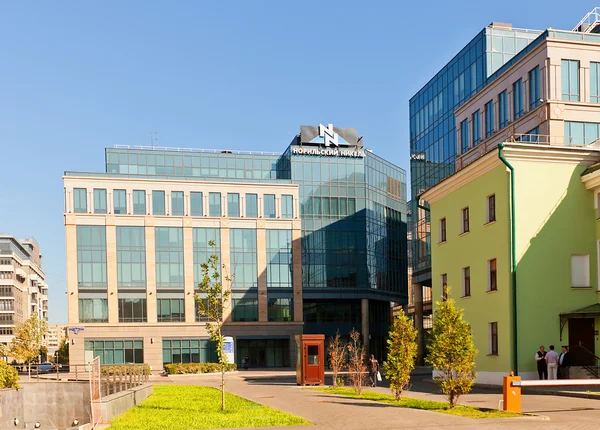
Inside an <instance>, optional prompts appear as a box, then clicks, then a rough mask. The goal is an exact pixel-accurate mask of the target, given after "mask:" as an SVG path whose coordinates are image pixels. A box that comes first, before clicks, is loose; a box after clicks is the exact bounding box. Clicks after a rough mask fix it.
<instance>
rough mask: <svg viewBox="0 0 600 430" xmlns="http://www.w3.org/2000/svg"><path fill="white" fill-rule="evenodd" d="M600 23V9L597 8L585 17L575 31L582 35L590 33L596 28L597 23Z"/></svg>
mask: <svg viewBox="0 0 600 430" xmlns="http://www.w3.org/2000/svg"><path fill="white" fill-rule="evenodd" d="M599 21H600V7H595V8H594V9H592V10H591V11H590V12H588V14H587V15H586V16H584V17H583V19H582V20H581V21H579V23H577V25H576V26H575V28H574V29H573V31H578V32H580V33H589V32H590V31H591V30H592V29H593V28H594V27H595V25H594V24H596V23H598V22H599Z"/></svg>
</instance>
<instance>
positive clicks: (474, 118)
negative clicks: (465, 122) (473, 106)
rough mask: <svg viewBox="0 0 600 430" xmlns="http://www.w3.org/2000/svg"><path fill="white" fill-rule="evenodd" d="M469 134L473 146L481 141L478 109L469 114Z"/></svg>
mask: <svg viewBox="0 0 600 430" xmlns="http://www.w3.org/2000/svg"><path fill="white" fill-rule="evenodd" d="M471 134H472V135H473V148H474V147H476V146H477V145H479V144H480V143H481V113H480V112H479V111H478V110H476V111H475V112H473V114H472V115H471Z"/></svg>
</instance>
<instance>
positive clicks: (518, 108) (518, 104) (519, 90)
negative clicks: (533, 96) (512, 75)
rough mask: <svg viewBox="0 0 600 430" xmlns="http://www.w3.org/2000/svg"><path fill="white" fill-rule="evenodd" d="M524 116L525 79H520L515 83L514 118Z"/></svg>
mask: <svg viewBox="0 0 600 430" xmlns="http://www.w3.org/2000/svg"><path fill="white" fill-rule="evenodd" d="M522 116H523V81H522V80H521V79H519V80H518V81H517V82H515V83H514V84H513V117H514V119H515V120H516V119H518V118H521V117H522Z"/></svg>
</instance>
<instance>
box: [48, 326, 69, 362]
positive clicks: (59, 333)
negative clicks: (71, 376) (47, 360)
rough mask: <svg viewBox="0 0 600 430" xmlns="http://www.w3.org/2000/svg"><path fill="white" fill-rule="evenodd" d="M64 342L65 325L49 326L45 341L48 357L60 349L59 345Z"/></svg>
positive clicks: (65, 334)
mask: <svg viewBox="0 0 600 430" xmlns="http://www.w3.org/2000/svg"><path fill="white" fill-rule="evenodd" d="M66 340H67V326H66V325H49V326H48V332H47V333H46V341H45V345H46V348H48V356H52V355H53V354H54V353H55V352H56V351H57V350H58V349H59V348H60V346H61V344H62V343H63V342H64V341H66Z"/></svg>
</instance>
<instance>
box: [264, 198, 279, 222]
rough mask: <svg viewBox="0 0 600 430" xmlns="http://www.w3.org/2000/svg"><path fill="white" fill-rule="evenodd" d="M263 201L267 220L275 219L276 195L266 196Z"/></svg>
mask: <svg viewBox="0 0 600 430" xmlns="http://www.w3.org/2000/svg"><path fill="white" fill-rule="evenodd" d="M263 200H264V204H265V218H275V216H276V213H275V195H274V194H265V195H264V196H263Z"/></svg>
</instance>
